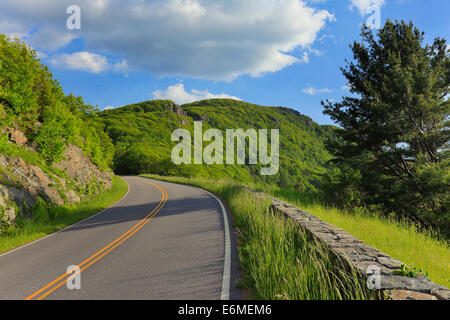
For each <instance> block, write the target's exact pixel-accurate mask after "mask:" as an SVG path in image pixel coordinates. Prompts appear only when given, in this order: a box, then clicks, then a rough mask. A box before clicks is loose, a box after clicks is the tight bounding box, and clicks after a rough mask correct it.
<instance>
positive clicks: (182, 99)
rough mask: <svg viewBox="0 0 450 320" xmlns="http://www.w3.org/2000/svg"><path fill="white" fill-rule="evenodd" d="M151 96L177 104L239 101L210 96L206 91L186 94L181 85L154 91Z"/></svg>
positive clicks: (232, 97)
mask: <svg viewBox="0 0 450 320" xmlns="http://www.w3.org/2000/svg"><path fill="white" fill-rule="evenodd" d="M153 96H154V97H155V98H156V99H168V100H172V101H174V102H175V103H178V104H184V103H190V102H195V101H199V100H205V99H234V100H241V99H239V98H238V97H234V96H231V95H228V94H225V93H222V94H212V93H209V92H208V91H207V90H206V91H199V90H195V89H194V90H192V91H191V92H187V91H186V90H185V89H184V85H183V84H182V83H178V84H176V85H173V86H170V87H168V88H167V89H166V90H156V91H154V92H153Z"/></svg>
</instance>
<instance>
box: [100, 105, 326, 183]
mask: <svg viewBox="0 0 450 320" xmlns="http://www.w3.org/2000/svg"><path fill="white" fill-rule="evenodd" d="M100 119H101V121H102V123H103V124H104V126H105V130H106V132H107V133H108V134H109V136H110V137H111V138H112V139H113V142H114V144H115V146H116V152H115V156H114V169H115V171H116V172H117V173H120V174H136V173H142V172H151V173H157V174H162V175H179V176H187V177H204V178H213V179H214V178H215V179H219V178H232V179H235V180H238V181H242V182H255V183H258V182H264V183H269V184H277V185H279V186H283V187H295V188H298V189H300V190H305V189H314V188H315V186H316V185H317V183H318V179H319V174H321V173H323V172H324V167H325V165H326V162H327V160H329V159H330V156H329V154H328V153H327V151H325V148H324V140H325V138H326V137H328V136H332V135H333V132H334V130H333V128H332V127H331V126H320V125H318V124H316V123H315V122H313V121H312V120H311V119H310V118H309V117H307V116H304V115H301V114H300V113H299V112H297V111H294V110H292V109H288V108H283V107H263V106H258V105H254V104H250V103H246V102H242V101H236V100H231V99H217V100H203V101H199V102H195V103H191V104H186V105H182V106H178V105H176V104H175V103H173V102H172V101H162V100H156V101H146V102H142V103H137V104H133V105H129V106H125V107H121V108H118V109H113V110H107V111H104V112H102V113H100ZM194 121H202V122H203V127H204V129H203V130H204V131H205V130H207V129H208V128H216V129H219V130H221V131H222V132H223V133H224V132H225V130H226V129H238V128H242V129H244V130H247V129H251V128H252V129H279V130H280V171H279V173H278V174H277V175H274V176H266V177H262V176H261V175H260V172H259V165H212V166H207V165H180V166H175V165H173V164H172V161H171V159H170V156H171V150H172V148H173V146H174V145H175V144H176V143H174V142H171V135H172V132H173V131H174V130H175V129H178V128H185V129H187V130H189V131H190V132H191V133H193V123H194ZM205 144H206V143H205Z"/></svg>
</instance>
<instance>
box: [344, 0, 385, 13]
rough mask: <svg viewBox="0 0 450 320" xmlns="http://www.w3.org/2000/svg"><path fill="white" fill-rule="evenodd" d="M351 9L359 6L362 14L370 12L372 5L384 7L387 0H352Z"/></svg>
mask: <svg viewBox="0 0 450 320" xmlns="http://www.w3.org/2000/svg"><path fill="white" fill-rule="evenodd" d="M350 2H351V3H350V9H353V8H357V9H358V10H359V12H360V13H361V15H365V14H367V13H370V10H371V8H372V7H374V6H377V7H382V6H384V4H385V0H350Z"/></svg>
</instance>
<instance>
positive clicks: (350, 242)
mask: <svg viewBox="0 0 450 320" xmlns="http://www.w3.org/2000/svg"><path fill="white" fill-rule="evenodd" d="M272 208H273V209H274V210H275V211H276V212H279V213H282V214H283V215H285V216H286V217H288V218H290V219H293V220H294V221H296V222H297V223H298V224H299V225H300V226H301V227H302V228H303V229H304V230H306V231H307V232H308V233H310V234H311V235H312V236H313V237H314V238H316V239H317V240H319V241H320V242H322V243H324V244H326V245H327V246H328V247H329V248H330V249H331V250H332V251H333V252H335V253H336V254H337V255H338V256H339V257H341V258H342V259H344V261H347V262H348V263H349V264H350V265H351V266H353V267H354V268H356V269H357V270H358V271H359V272H360V273H361V274H362V275H363V276H364V277H365V278H366V279H369V278H371V276H372V275H373V274H372V273H371V272H373V271H371V270H373V267H375V268H376V269H377V270H379V271H380V283H379V284H380V288H379V289H380V290H382V291H384V292H386V293H387V295H388V296H389V297H390V298H392V299H394V300H450V290H449V289H448V288H446V287H444V286H441V285H438V284H436V283H434V282H432V281H431V280H429V279H428V278H426V277H425V276H419V277H416V278H411V277H407V276H400V275H394V274H393V271H394V270H398V269H400V267H401V266H402V264H403V263H402V262H400V261H398V260H396V259H393V258H391V257H390V256H389V255H387V254H386V253H384V252H382V251H380V250H378V249H376V248H373V247H370V246H368V245H366V244H364V243H363V242H362V241H360V240H359V239H357V238H355V237H354V236H352V235H351V234H349V233H348V232H346V231H344V230H343V229H340V228H338V227H335V226H333V225H331V224H328V223H326V222H324V221H322V220H320V219H319V218H317V217H315V216H313V215H311V214H309V213H308V212H306V211H303V210H301V209H299V208H297V207H295V206H293V205H291V204H289V203H287V202H284V201H282V200H280V199H277V198H273V199H272ZM372 278H373V277H372Z"/></svg>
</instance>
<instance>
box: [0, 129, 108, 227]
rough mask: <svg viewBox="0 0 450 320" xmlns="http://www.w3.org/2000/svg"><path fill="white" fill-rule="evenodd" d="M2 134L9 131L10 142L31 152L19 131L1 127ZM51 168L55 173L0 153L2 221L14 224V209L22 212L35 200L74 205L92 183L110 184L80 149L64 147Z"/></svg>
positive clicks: (0, 208)
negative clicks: (64, 149) (3, 219)
mask: <svg viewBox="0 0 450 320" xmlns="http://www.w3.org/2000/svg"><path fill="white" fill-rule="evenodd" d="M5 132H9V140H10V141H11V143H15V144H17V145H20V146H23V147H24V148H27V150H28V151H30V150H33V148H32V147H31V146H28V145H26V143H27V138H26V137H25V135H24V134H23V133H22V132H20V131H19V130H17V129H13V128H4V129H3V133H5ZM53 167H54V168H55V169H56V170H53V169H52V170H50V171H49V170H48V169H47V170H46V171H44V170H43V169H42V168H40V167H39V166H37V165H33V164H30V163H27V162H25V161H24V160H23V159H21V158H18V157H11V156H7V155H4V154H0V210H1V211H0V213H1V214H2V215H3V218H6V220H7V221H10V222H12V221H14V220H15V219H16V218H17V208H18V209H19V210H21V211H23V212H25V211H26V210H25V209H27V208H30V207H31V206H32V205H34V204H35V202H36V199H37V197H41V198H42V199H44V200H45V201H46V202H48V203H53V204H56V205H63V204H71V203H78V202H80V201H81V200H82V198H83V190H86V189H87V188H89V187H91V186H92V184H95V185H96V186H99V188H101V189H108V188H110V187H111V185H112V177H111V173H109V172H105V171H102V170H100V169H99V168H98V167H97V166H96V165H95V164H93V163H92V162H91V161H90V158H89V157H87V156H86V155H85V154H84V153H83V151H82V149H81V148H80V147H77V146H75V145H72V144H69V145H68V146H67V149H66V151H65V152H64V155H63V160H61V161H60V162H59V163H57V164H55V165H54V166H53ZM58 170H59V171H58ZM59 172H64V174H60V173H59ZM91 189H92V188H91ZM25 214H27V213H26V212H25Z"/></svg>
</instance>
